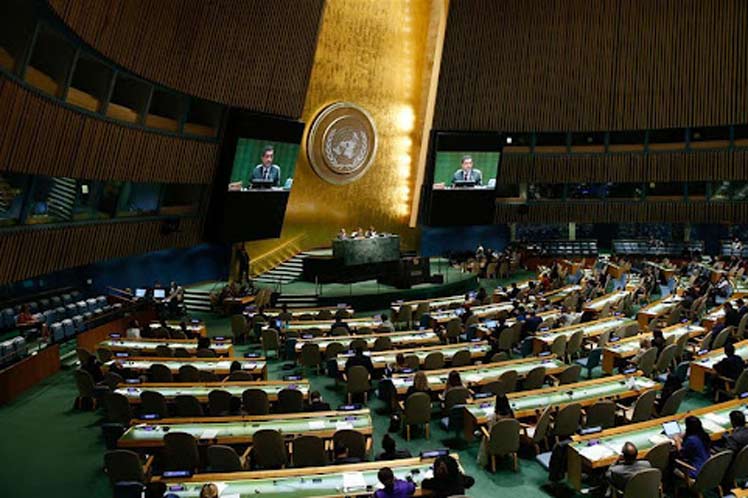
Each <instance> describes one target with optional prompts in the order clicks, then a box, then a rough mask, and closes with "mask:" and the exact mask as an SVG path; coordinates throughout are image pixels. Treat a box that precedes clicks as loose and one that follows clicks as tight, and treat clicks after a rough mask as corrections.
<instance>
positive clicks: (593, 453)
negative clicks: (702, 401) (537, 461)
mask: <svg viewBox="0 0 748 498" xmlns="http://www.w3.org/2000/svg"><path fill="white" fill-rule="evenodd" d="M736 409H739V410H742V411H743V412H745V413H747V414H748V406H746V404H745V400H740V399H735V400H732V401H727V402H726V403H720V404H717V405H712V406H707V407H705V408H700V409H698V410H693V411H690V412H684V413H678V414H676V415H673V416H670V417H662V418H657V419H653V420H648V421H646V422H640V423H638V424H631V425H625V426H622V427H615V428H612V429H608V430H605V431H602V432H600V433H597V434H590V435H588V436H573V437H572V440H573V441H574V442H573V443H572V444H570V445H569V457H568V462H567V465H568V469H567V478H568V479H569V482H570V483H571V484H572V486H573V487H574V488H575V489H577V490H579V489H581V487H582V472H583V471H584V470H585V469H587V470H589V469H597V468H602V467H607V466H609V465H611V464H613V463H615V461H616V460H617V459H618V458H619V456H620V454H621V449H622V448H623V445H624V444H625V443H626V442H627V441H631V442H632V443H634V444H635V445H636V448H637V449H638V450H639V458H643V457H644V455H645V454H646V453H647V451H649V450H650V449H651V448H652V447H653V446H655V445H657V444H659V443H661V442H664V441H668V438H666V437H665V436H664V435H663V434H662V424H663V423H664V422H669V421H672V420H678V421H681V426H682V425H683V423H682V421H683V420H684V419H685V418H686V417H687V416H689V415H695V416H697V417H699V419H700V420H701V423H702V425H703V426H704V430H706V432H707V433H708V434H709V436H710V437H711V438H712V441H716V440H718V439H720V438H721V437H722V436H723V435H724V434H725V432H727V431H729V430H730V429H731V425H730V417H729V414H730V412H731V411H732V410H736Z"/></svg>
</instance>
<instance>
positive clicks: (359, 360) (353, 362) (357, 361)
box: [345, 355, 374, 375]
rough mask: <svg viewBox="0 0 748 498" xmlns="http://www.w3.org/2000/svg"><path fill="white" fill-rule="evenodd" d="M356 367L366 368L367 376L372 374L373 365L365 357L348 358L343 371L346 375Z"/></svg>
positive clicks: (369, 359)
mask: <svg viewBox="0 0 748 498" xmlns="http://www.w3.org/2000/svg"><path fill="white" fill-rule="evenodd" d="M357 366H362V367H364V368H366V370H368V371H369V375H371V374H373V373H374V364H373V363H372V362H371V358H369V357H368V356H366V355H361V356H359V355H354V356H352V357H350V358H348V361H346V362H345V371H346V373H348V371H349V370H350V369H351V368H353V367H357Z"/></svg>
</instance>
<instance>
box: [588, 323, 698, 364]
mask: <svg viewBox="0 0 748 498" xmlns="http://www.w3.org/2000/svg"><path fill="white" fill-rule="evenodd" d="M684 334H688V336H689V337H691V338H694V337H699V336H701V335H704V334H706V329H705V328H704V327H702V326H700V325H692V324H691V323H679V324H676V325H673V326H671V327H667V328H664V329H662V335H663V337H665V339H666V340H668V339H670V338H671V337H673V341H674V342H676V341H678V339H679V338H680V337H682V336H683V335H684ZM644 338H647V339H651V338H652V333H651V332H647V333H646V334H639V335H635V336H633V337H627V338H626V339H621V340H619V341H616V342H609V343H608V344H607V345H606V346H605V348H604V349H603V365H602V369H603V372H605V373H608V374H611V373H613V370H615V366H616V362H617V361H618V360H619V359H622V358H631V357H632V356H635V355H636V353H638V352H639V350H640V349H641V346H640V345H639V344H640V342H641V340H642V339H644Z"/></svg>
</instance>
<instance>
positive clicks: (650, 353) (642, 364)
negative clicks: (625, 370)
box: [636, 348, 657, 377]
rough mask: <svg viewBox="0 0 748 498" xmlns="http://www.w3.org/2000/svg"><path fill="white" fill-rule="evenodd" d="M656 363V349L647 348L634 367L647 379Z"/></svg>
mask: <svg viewBox="0 0 748 498" xmlns="http://www.w3.org/2000/svg"><path fill="white" fill-rule="evenodd" d="M656 361H657V348H649V349H648V350H647V351H646V352H645V353H644V354H643V355H641V357H640V358H639V361H638V362H637V364H636V367H637V368H638V369H639V370H641V371H642V373H643V374H644V375H645V376H647V377H649V376H650V375H652V371H653V370H654V367H655V362H656Z"/></svg>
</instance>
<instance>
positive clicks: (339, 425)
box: [335, 422, 353, 431]
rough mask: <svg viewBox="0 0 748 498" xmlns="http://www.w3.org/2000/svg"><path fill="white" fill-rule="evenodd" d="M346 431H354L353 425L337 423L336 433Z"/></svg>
mask: <svg viewBox="0 0 748 498" xmlns="http://www.w3.org/2000/svg"><path fill="white" fill-rule="evenodd" d="M345 429H353V424H352V423H350V422H336V423H335V430H336V431H342V430H345Z"/></svg>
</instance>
